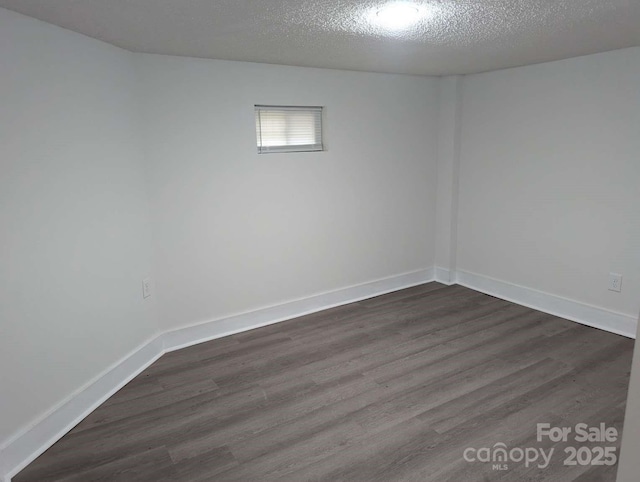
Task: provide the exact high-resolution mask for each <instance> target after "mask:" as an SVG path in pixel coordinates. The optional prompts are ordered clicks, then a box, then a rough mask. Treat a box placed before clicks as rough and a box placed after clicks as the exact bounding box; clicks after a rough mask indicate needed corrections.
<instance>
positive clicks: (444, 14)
mask: <svg viewBox="0 0 640 482" xmlns="http://www.w3.org/2000/svg"><path fill="white" fill-rule="evenodd" d="M385 3H386V2H385V0H380V1H371V0H361V1H358V0H0V6H3V7H6V8H8V9H10V10H14V11H16V12H20V13H24V14H26V15H30V16H32V17H36V18H38V19H41V20H44V21H46V22H50V23H53V24H56V25H60V26H62V27H65V28H68V29H70V30H74V31H76V32H80V33H83V34H85V35H88V36H90V37H95V38H98V39H101V40H104V41H106V42H109V43H112V44H114V45H117V46H120V47H123V48H125V49H128V50H131V51H136V52H148V53H157V54H168V55H183V56H190V57H205V58H214V59H227V60H244V61H252V62H267V63H274V64H285V65H301V66H310V67H328V68H338V69H350V70H365V71H373V72H396V73H411V74H420V75H446V74H466V73H473V72H482V71H487V70H494V69H500V68H506V67H514V66H519V65H525V64H532V63H538V62H544V61H550V60H557V59H562V58H567V57H575V56H578V55H585V54H590V53H596V52H603V51H606V50H613V49H618V48H624V47H630V46H635V45H640V0H415V3H418V4H420V5H422V6H423V7H424V8H425V9H428V14H427V15H426V16H425V17H424V18H423V19H422V20H421V21H420V22H419V23H418V24H417V25H415V26H414V27H413V28H410V29H409V30H407V31H405V32H402V33H398V32H395V33H394V32H388V31H385V30H384V29H382V28H381V27H379V26H376V25H375V24H373V23H372V22H371V20H370V17H371V12H372V11H373V12H375V11H376V9H378V8H380V6H382V5H384V4H385Z"/></svg>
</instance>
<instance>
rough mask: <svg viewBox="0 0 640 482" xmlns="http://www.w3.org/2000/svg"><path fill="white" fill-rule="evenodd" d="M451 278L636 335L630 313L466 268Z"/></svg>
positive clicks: (547, 310)
mask: <svg viewBox="0 0 640 482" xmlns="http://www.w3.org/2000/svg"><path fill="white" fill-rule="evenodd" d="M455 280H456V283H457V284H460V285H462V286H466V287H467V288H471V289H473V290H476V291H480V292H482V293H486V294H488V295H492V296H495V297H497V298H501V299H503V300H507V301H512V302H513V303H517V304H519V305H522V306H527V307H529V308H533V309H535V310H538V311H543V312H545V313H549V314H551V315H555V316H559V317H561V318H566V319H567V320H571V321H575V322H577V323H580V324H583V325H587V326H591V327H594V328H599V329H601V330H605V331H609V332H611V333H616V334H618V335H622V336H626V337H628V338H635V337H636V328H637V324H638V320H637V318H636V317H634V316H629V315H625V314H622V313H617V312H615V311H610V310H606V309H603V308H598V307H596V306H591V305H588V304H586V303H581V302H579V301H575V300H571V299H568V298H563V297H561V296H556V295H552V294H549V293H544V292H542V291H538V290H535V289H532V288H527V287H524V286H520V285H517V284H513V283H508V282H505V281H500V280H497V279H494V278H490V277H488V276H483V275H479V274H475V273H469V272H467V271H460V270H458V271H456V274H455Z"/></svg>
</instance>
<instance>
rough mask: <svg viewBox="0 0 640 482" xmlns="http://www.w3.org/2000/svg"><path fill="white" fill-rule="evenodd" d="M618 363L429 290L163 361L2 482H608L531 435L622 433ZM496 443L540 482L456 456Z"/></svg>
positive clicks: (590, 343) (503, 311)
mask: <svg viewBox="0 0 640 482" xmlns="http://www.w3.org/2000/svg"><path fill="white" fill-rule="evenodd" d="M632 349H633V341H632V340H629V339H626V338H623V337H620V336H617V335H613V334H609V333H605V332H603V331H599V330H596V329H593V328H588V327H585V326H581V325H579V324H576V323H573V322H570V321H566V320H563V319H560V318H556V317H554V316H551V315H547V314H544V313H541V312H538V311H535V310H531V309H529V308H524V307H522V306H519V305H515V304H513V303H509V302H506V301H502V300H499V299H496V298H493V297H490V296H487V295H483V294H481V293H478V292H475V291H472V290H469V289H466V288H463V287H460V286H452V287H445V286H443V285H441V284H437V283H429V284H425V285H421V286H418V287H415V288H410V289H406V290H402V291H398V292H395V293H392V294H388V295H385V296H380V297H377V298H373V299H370V300H366V301H362V302H359V303H354V304H350V305H346V306H342V307H338V308H334V309H330V310H327V311H323V312H320V313H315V314H312V315H308V316H305V317H302V318H298V319H296V320H291V321H288V322H284V323H279V324H276V325H271V326H268V327H265V328H260V329H257V330H253V331H250V332H245V333H241V334H238V335H234V336H231V337H227V338H222V339H219V340H214V341H211V342H208V343H203V344H200V345H197V346H193V347H191V348H186V349H183V350H180V351H176V352H173V353H169V354H167V355H165V356H163V357H162V358H161V359H160V360H158V361H157V362H156V363H154V364H153V365H152V366H151V367H149V368H148V369H147V370H145V371H144V372H143V373H142V374H141V375H139V376H138V377H137V378H135V379H134V380H133V381H132V382H131V383H129V384H128V385H127V386H126V387H124V388H123V389H122V390H120V391H119V392H118V393H117V394H116V395H114V396H113V397H112V398H111V399H109V400H108V401H107V402H106V403H104V404H103V405H102V406H101V407H100V408H98V409H97V410H96V411H95V412H94V413H92V414H91V415H90V416H89V417H87V418H86V419H85V420H84V421H83V422H82V423H80V424H79V425H78V426H77V427H75V428H74V429H73V430H72V431H71V432H69V433H68V434H67V435H66V436H65V437H63V438H62V439H61V440H60V441H59V442H58V443H56V444H55V445H54V446H53V447H51V448H50V449H49V450H48V451H46V452H45V453H44V454H43V455H42V456H40V457H39V458H38V459H36V460H35V461H34V462H33V463H32V464H31V465H29V466H28V467H27V468H26V469H25V470H23V471H22V472H21V473H20V474H18V476H16V477H15V478H14V480H15V481H17V482H24V481H38V482H42V481H49V480H64V481H83V482H84V481H94V480H105V481H112V480H114V481H115V480H118V481H189V482H195V481H244V482H246V481H270V480H284V481H307V480H314V481H339V480H344V481H367V482H373V481H385V482H386V481H405V480H406V481H438V482H442V481H452V482H462V481H494V480H495V481H502V482H504V481H525V480H549V481H580V482H587V481H614V480H615V474H616V467H615V466H613V467H608V466H593V467H592V466H564V465H563V461H564V459H565V457H566V455H565V453H564V447H566V446H567V445H570V444H563V443H558V444H555V445H554V444H553V443H550V442H549V441H548V440H545V441H543V442H541V443H538V442H537V441H536V424H537V423H539V422H540V423H542V422H548V423H550V424H552V425H554V426H561V427H573V426H575V424H577V423H581V422H584V423H587V424H589V425H590V426H596V425H598V424H599V423H601V422H603V423H605V424H607V426H613V427H616V428H617V429H618V430H619V431H620V433H621V428H622V421H623V415H624V408H625V400H626V395H627V384H628V379H629V370H630V366H631V354H632ZM499 442H502V443H504V444H506V446H507V447H508V448H509V449H511V448H514V447H521V448H526V447H533V448H536V447H538V448H544V449H545V450H547V451H548V450H549V449H550V448H552V447H555V449H556V450H555V455H554V456H553V458H552V461H551V464H550V465H549V467H548V468H546V469H544V470H542V469H539V468H538V467H537V466H536V465H535V464H534V465H533V466H530V467H528V468H527V467H526V466H525V463H524V462H521V463H515V462H510V463H509V464H508V470H492V464H490V463H488V464H487V463H480V462H475V463H469V462H466V461H465V460H464V459H463V452H464V450H465V448H467V447H474V448H482V447H493V446H494V445H495V444H496V443H499ZM573 445H576V444H575V443H574V444H573ZM581 445H586V446H589V447H591V446H596V445H604V446H609V445H612V446H616V447H617V446H619V440H618V442H616V443H613V444H611V443H607V444H581ZM577 446H580V444H577Z"/></svg>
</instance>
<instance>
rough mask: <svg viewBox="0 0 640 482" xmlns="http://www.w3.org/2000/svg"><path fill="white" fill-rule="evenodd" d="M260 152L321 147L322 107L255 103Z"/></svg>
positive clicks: (317, 148)
mask: <svg viewBox="0 0 640 482" xmlns="http://www.w3.org/2000/svg"><path fill="white" fill-rule="evenodd" d="M256 135H257V141H258V153H260V154H264V153H268V152H306V151H322V150H323V146H322V107H287V106H272V105H256Z"/></svg>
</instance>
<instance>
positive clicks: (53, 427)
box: [0, 267, 637, 482]
mask: <svg viewBox="0 0 640 482" xmlns="http://www.w3.org/2000/svg"><path fill="white" fill-rule="evenodd" d="M430 281H439V282H440V283H443V284H447V285H452V284H456V283H457V284H460V285H462V286H466V287H468V288H471V289H474V290H476V291H480V292H482V293H486V294H489V295H492V296H496V297H498V298H501V299H504V300H507V301H512V302H514V303H517V304H520V305H523V306H528V307H530V308H533V309H536V310H540V311H544V312H546V313H550V314H553V315H556V316H560V317H562V318H566V319H568V320H572V321H576V322H578V323H581V324H583V325H588V326H592V327H595V328H600V329H602V330H606V331H610V332H612V333H617V334H620V335H623V336H627V337H629V338H635V332H636V331H635V330H636V324H637V320H636V319H635V318H634V317H631V316H628V315H624V314H621V313H615V312H612V311H608V310H604V309H602V308H597V307H595V306H590V305H587V304H584V303H580V302H577V301H573V300H569V299H566V298H562V297H559V296H555V295H551V294H548V293H543V292H541V291H537V290H534V289H531V288H526V287H524V286H519V285H515V284H513V283H507V282H504V281H500V280H496V279H493V278H489V277H487V276H481V275H478V274H475V273H469V272H465V271H455V272H450V271H449V270H447V269H444V268H439V267H436V268H428V269H423V270H419V271H413V272H410V273H404V274H401V275H397V276H392V277H389V278H384V279H380V280H376V281H371V282H368V283H364V284H361V285H356V286H350V287H347V288H342V289H339V290H335V291H330V292H326V293H321V294H317V295H314V296H310V297H308V298H302V299H298V300H294V301H289V302H286V303H282V304H279V305H275V306H270V307H266V308H262V309H259V310H256V311H251V312H248V313H242V314H238V315H234V316H230V317H226V318H222V319H218V320H215V321H210V322H205V323H201V324H198V325H194V326H189V327H186V328H180V329H178V330H173V331H169V332H166V333H164V334H161V335H159V336H158V337H156V338H154V339H153V340H151V341H149V342H147V343H145V344H144V345H142V346H140V347H139V348H138V349H137V350H135V351H134V352H133V353H131V354H130V355H129V356H127V357H126V358H124V359H123V360H121V361H120V362H118V363H116V364H115V365H113V366H112V367H111V368H109V369H108V370H106V371H105V372H104V373H103V374H101V375H100V376H98V377H96V379H94V380H92V381H91V382H90V383H88V384H87V385H86V386H85V387H83V388H82V389H80V390H78V391H77V392H76V393H74V394H72V395H71V396H69V397H68V398H67V399H66V400H65V401H63V402H62V403H61V404H59V405H58V406H56V407H54V408H53V409H52V410H50V411H49V412H48V413H47V414H46V415H44V416H43V417H41V418H40V419H39V420H38V421H36V422H35V423H33V424H32V425H31V426H29V427H28V428H26V429H25V430H23V431H22V432H21V433H20V434H18V435H17V436H15V437H13V438H12V439H10V440H9V441H8V442H7V443H5V444H4V445H3V446H2V447H0V476H2V479H3V481H4V482H10V480H11V477H13V476H14V475H16V474H17V473H18V472H19V471H20V470H22V469H23V468H24V467H26V466H27V465H28V464H29V463H31V462H32V461H33V460H34V459H35V458H36V457H38V456H39V455H40V454H42V453H43V452H44V451H45V450H46V449H48V448H49V447H50V446H51V445H53V444H54V443H55V442H56V441H57V440H59V439H60V438H61V437H62V436H63V435H64V434H65V433H67V432H68V431H69V430H71V429H72V428H73V427H74V426H75V425H77V424H78V423H79V422H80V421H82V420H83V419H84V418H85V417H86V416H87V415H89V414H90V413H91V412H92V411H93V410H95V409H96V408H97V407H98V406H99V405H100V404H102V403H103V402H104V401H105V400H107V399H108V398H109V397H110V396H111V395H113V394H114V393H115V392H117V391H118V390H119V389H120V388H122V387H123V386H124V385H125V384H127V383H128V382H129V381H130V380H131V379H133V378H134V377H135V376H136V375H138V374H139V373H140V372H142V371H143V370H144V369H145V368H147V367H148V366H149V365H151V363H153V362H154V361H155V360H157V359H158V358H159V357H160V356H162V355H163V354H164V353H166V352H169V351H173V350H178V349H180V348H184V347H187V346H191V345H195V344H198V343H202V342H205V341H209V340H213V339H215V338H221V337H223V336H228V335H232V334H234V333H238V332H242V331H246V330H251V329H254V328H259V327H261V326H266V325H271V324H274V323H278V322H281V321H285V320H289V319H292V318H297V317H299V316H303V315H306V314H309V313H314V312H317V311H321V310H325V309H328V308H333V307H335V306H340V305H345V304H348V303H353V302H356V301H360V300H364V299H367V298H372V297H374V296H379V295H382V294H385V293H390V292H393V291H397V290H401V289H404V288H409V287H411V286H417V285H420V284H423V283H427V282H430Z"/></svg>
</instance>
